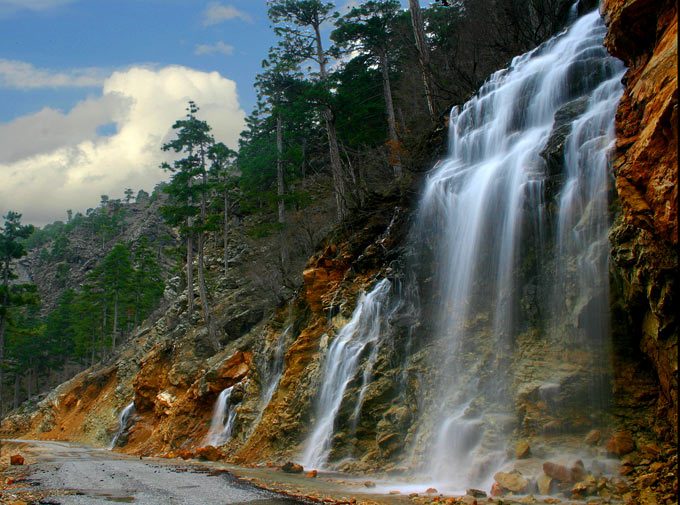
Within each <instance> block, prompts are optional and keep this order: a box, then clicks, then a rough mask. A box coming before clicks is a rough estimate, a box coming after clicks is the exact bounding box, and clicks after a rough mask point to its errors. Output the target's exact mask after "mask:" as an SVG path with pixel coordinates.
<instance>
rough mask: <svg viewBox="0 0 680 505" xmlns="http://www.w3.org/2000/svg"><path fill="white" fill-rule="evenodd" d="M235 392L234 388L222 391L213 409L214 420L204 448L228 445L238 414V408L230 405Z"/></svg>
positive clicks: (211, 422)
mask: <svg viewBox="0 0 680 505" xmlns="http://www.w3.org/2000/svg"><path fill="white" fill-rule="evenodd" d="M233 390H234V386H231V387H228V388H226V389H224V390H222V392H221V393H220V394H219V396H218V397H217V401H216V402H215V407H214V408H213V415H212V420H211V421H210V429H209V430H208V433H207V434H206V436H205V440H204V442H203V445H204V446H207V445H212V446H214V447H218V446H220V445H222V444H224V443H226V442H227V440H229V438H230V437H231V432H232V431H233V429H234V423H235V422H236V415H237V413H238V412H237V410H236V406H235V405H231V404H230V403H229V400H230V399H231V393H232V391H233Z"/></svg>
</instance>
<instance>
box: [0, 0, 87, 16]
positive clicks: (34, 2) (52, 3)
mask: <svg viewBox="0 0 680 505" xmlns="http://www.w3.org/2000/svg"><path fill="white" fill-rule="evenodd" d="M75 1H77V0H0V17H5V16H8V15H10V14H14V13H15V12H17V11H19V10H22V9H25V10H32V11H43V10H47V9H52V8H54V7H59V6H61V5H66V4H70V3H73V2H75Z"/></svg>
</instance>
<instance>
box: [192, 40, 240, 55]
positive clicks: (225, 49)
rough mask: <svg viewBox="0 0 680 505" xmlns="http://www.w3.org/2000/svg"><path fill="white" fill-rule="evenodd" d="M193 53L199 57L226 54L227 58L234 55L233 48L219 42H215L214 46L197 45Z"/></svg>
mask: <svg viewBox="0 0 680 505" xmlns="http://www.w3.org/2000/svg"><path fill="white" fill-rule="evenodd" d="M194 53H195V54H196V55H199V56H200V55H201V54H212V53H222V54H226V55H227V56H231V55H232V54H234V46H231V45H229V44H225V43H224V42H222V41H221V40H220V41H219V42H217V43H216V44H213V45H210V44H199V45H197V46H196V49H194Z"/></svg>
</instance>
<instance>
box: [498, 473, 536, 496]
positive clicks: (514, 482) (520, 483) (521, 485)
mask: <svg viewBox="0 0 680 505" xmlns="http://www.w3.org/2000/svg"><path fill="white" fill-rule="evenodd" d="M493 478H494V480H495V481H496V482H497V483H498V484H500V486H501V487H502V488H503V489H507V490H508V491H512V492H513V493H519V494H522V493H526V492H527V490H528V489H529V481H528V480H526V479H525V478H524V477H522V474H520V473H519V472H511V473H507V472H498V473H497V474H496V475H494V476H493Z"/></svg>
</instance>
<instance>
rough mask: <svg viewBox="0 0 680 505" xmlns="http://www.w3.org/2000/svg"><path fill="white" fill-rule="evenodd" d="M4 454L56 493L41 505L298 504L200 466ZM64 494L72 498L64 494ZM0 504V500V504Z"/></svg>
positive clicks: (69, 452) (57, 447) (66, 454)
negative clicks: (20, 459)
mask: <svg viewBox="0 0 680 505" xmlns="http://www.w3.org/2000/svg"><path fill="white" fill-rule="evenodd" d="M2 445H3V454H7V453H8V452H11V451H13V452H21V453H22V454H23V455H24V456H25V457H26V458H27V462H29V461H30V462H31V465H30V467H29V468H30V471H29V474H28V479H27V481H26V484H27V485H28V486H30V487H31V488H32V489H33V490H35V491H40V490H42V491H47V492H48V493H49V492H51V491H54V494H53V495H49V496H48V497H46V498H44V499H42V500H40V502H39V503H50V504H60V505H81V504H87V505H111V503H134V504H137V505H212V504H216V505H218V504H219V505H298V504H300V503H302V502H298V501H295V500H292V499H290V498H283V497H281V496H278V495H275V494H273V493H270V492H268V491H263V490H260V489H256V488H254V487H252V486H249V485H247V484H244V483H242V482H240V481H238V480H236V479H235V478H233V477H231V476H230V475H229V474H227V473H225V472H223V471H220V470H215V469H211V468H206V467H203V466H200V465H192V464H184V463H180V462H178V461H173V460H162V459H156V458H144V459H140V458H139V457H136V456H128V455H125V454H118V453H115V452H111V451H108V450H105V449H94V448H91V447H85V446H78V445H73V444H67V443H62V442H45V441H25V440H17V441H2ZM64 491H66V492H69V493H74V494H69V495H64V494H62V493H63V492H64ZM0 501H1V500H0Z"/></svg>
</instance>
